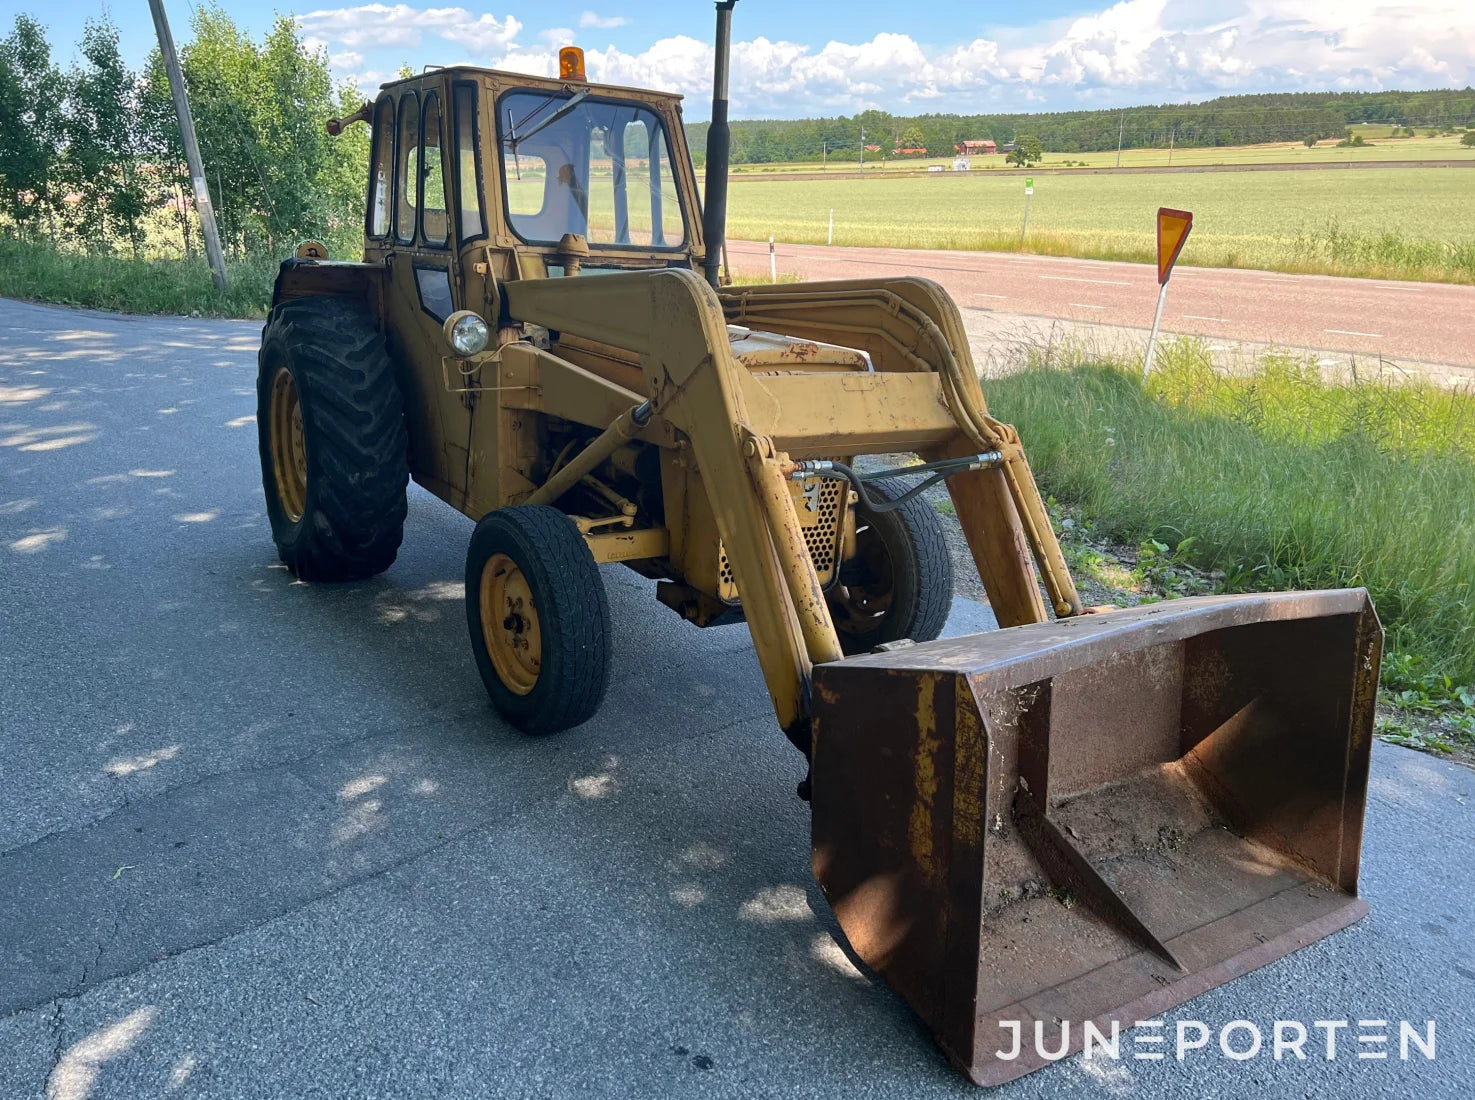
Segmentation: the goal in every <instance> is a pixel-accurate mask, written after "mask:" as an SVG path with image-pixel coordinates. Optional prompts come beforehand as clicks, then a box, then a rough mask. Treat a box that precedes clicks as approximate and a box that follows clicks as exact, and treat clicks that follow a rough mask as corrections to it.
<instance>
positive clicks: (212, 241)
mask: <svg viewBox="0 0 1475 1100" xmlns="http://www.w3.org/2000/svg"><path fill="white" fill-rule="evenodd" d="M149 8H150V10H152V11H153V13H154V30H155V31H156V32H157V33H158V36H159V53H161V54H162V55H163V57H164V68H165V69H167V70H168V72H169V90H170V91H171V92H173V93H174V110H175V113H176V114H178V115H179V136H180V138H181V140H182V141H183V143H184V159H185V162H186V163H187V164H188V165H189V174H190V180H191V182H192V183H193V184H194V189H195V210H197V211H198V212H199V215H200V235H201V236H202V237H204V238H205V254H206V255H207V256H209V257H210V274H211V276H212V277H213V278H214V280H215V289H216V290H218V291H219V292H220V293H222V294H224V293H225V290H226V286H227V283H226V277H225V254H224V253H222V252H221V251H220V233H219V232H218V231H217V230H216V228H215V207H214V206H212V205H211V203H210V185H209V184H208V183H207V182H206V181H205V167H204V164H203V163H202V162H201V161H200V146H199V143H198V142H197V141H196V140H195V120H194V118H193V116H191V114H190V109H189V96H188V95H187V94H186V92H185V87H184V74H183V73H182V72H180V70H179V57H178V55H177V54H176V53H175V52H174V36H173V35H172V34H170V33H169V17H168V16H167V15H165V14H164V0H149Z"/></svg>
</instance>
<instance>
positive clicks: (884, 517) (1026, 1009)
mask: <svg viewBox="0 0 1475 1100" xmlns="http://www.w3.org/2000/svg"><path fill="white" fill-rule="evenodd" d="M717 9H718V16H717V24H718V34H717V46H718V48H717V53H716V56H717V72H716V88H715V93H714V97H713V120H712V126H711V130H710V133H709V139H708V146H707V159H706V179H705V188H706V195H705V200H706V201H705V203H701V202H699V200H698V177H697V175H696V172H695V170H694V167H693V163H692V160H691V157H690V155H689V153H688V150H687V146H686V137H685V131H684V129H683V126H682V117H681V109H680V102H679V97H678V96H675V95H670V94H666V93H661V92H654V91H642V90H634V89H629V88H618V87H606V86H600V85H595V84H591V83H590V82H589V81H588V80H587V79H586V76H585V72H584V67H583V57H582V54H580V53H579V51H578V50H576V49H572V48H570V49H566V50H564V51H562V53H561V55H560V74H559V76H558V78H557V79H542V78H536V77H529V76H524V75H520V74H513V73H503V72H494V71H489V70H484V69H478V68H471V67H465V66H457V67H452V68H436V69H432V70H430V71H427V72H426V73H424V74H423V75H420V76H414V77H410V78H407V79H403V80H398V81H395V82H392V83H390V84H386V85H384V87H383V89H382V91H381V92H380V94H379V96H378V98H377V99H376V100H375V101H374V102H372V103H365V104H364V106H363V108H362V109H361V110H360V111H359V112H358V113H357V114H356V115H355V116H352V117H350V118H348V119H335V120H332V121H330V122H329V124H328V125H329V130H330V132H335V133H336V132H337V131H338V130H340V129H341V128H342V127H343V126H345V125H349V124H352V123H355V122H360V121H362V122H367V123H369V125H370V126H371V128H372V143H371V157H370V169H369V178H368V181H367V188H368V190H367V200H368V201H367V215H366V221H365V226H364V238H365V239H364V252H363V257H362V259H361V260H355V261H352V262H347V261H337V260H331V259H328V258H327V257H326V255H325V252H324V250H323V248H322V247H321V246H320V245H316V244H309V245H305V246H304V247H303V248H302V249H300V250H299V254H298V256H297V257H296V258H295V259H291V260H288V261H287V262H286V263H284V264H283V265H282V268H281V272H280V274H279V276H278V279H277V282H276V287H275V294H274V299H273V306H272V310H271V314H270V318H269V319H268V321H267V323H266V327H265V330H264V332H263V337H262V346H261V353H260V375H259V385H258V400H259V416H258V423H259V429H260V442H261V463H262V470H263V483H264V487H265V493H266V500H267V506H268V511H269V515H270V519H271V527H272V534H273V537H274V539H275V541H276V544H277V547H278V550H279V552H280V554H281V557H282V559H283V560H284V561H285V562H286V563H287V565H288V566H289V567H290V568H291V569H292V570H293V571H294V572H295V573H296V574H297V576H299V577H301V578H303V579H306V580H311V581H334V580H352V579H357V578H363V577H367V576H370V575H372V574H375V573H378V572H380V571H382V570H384V569H386V568H388V567H389V566H390V565H391V564H392V562H393V561H394V558H395V554H396V551H397V549H398V546H399V543H400V537H401V530H402V526H403V523H404V519H405V514H406V506H405V494H406V489H407V483H408V480H409V479H410V478H413V479H414V480H415V481H416V482H417V483H418V484H420V485H421V486H423V487H424V488H426V489H428V490H429V491H430V492H432V493H434V494H435V495H436V496H438V497H440V498H441V499H442V500H444V501H445V502H446V503H448V504H449V505H451V507H453V508H457V509H459V510H460V511H462V512H464V513H465V514H466V515H468V516H470V517H471V518H473V519H474V520H476V521H477V523H476V530H475V533H474V534H473V536H472V538H471V545H470V548H469V550H468V552H467V557H466V617H467V624H468V627H469V631H470V637H471V646H472V651H473V653H474V655H475V660H476V664H477V667H478V669H479V670H480V673H481V677H482V679H483V681H484V682H485V684H486V689H487V691H488V693H489V694H490V696H491V700H492V702H493V704H495V706H496V708H497V710H498V711H500V712H501V713H502V715H503V716H505V718H506V720H507V721H508V722H510V723H511V724H512V725H514V726H516V727H518V728H520V729H522V730H525V731H527V732H528V733H534V734H547V733H553V732H555V731H557V730H560V729H565V728H567V727H569V726H572V725H576V724H578V723H580V722H583V721H585V720H586V719H588V718H589V717H590V716H591V715H592V714H593V713H594V712H595V710H596V709H597V708H598V706H599V704H600V702H601V700H602V698H603V696H604V694H605V686H606V681H607V679H608V675H609V662H610V654H611V651H612V649H613V647H614V646H615V644H616V636H615V635H614V633H613V631H612V629H611V623H610V614H609V609H608V604H607V602H606V598H605V594H604V589H603V586H602V583H601V578H600V571H599V568H598V566H599V564H600V563H610V562H618V563H623V564H624V565H626V566H628V567H629V568H631V569H634V570H635V571H637V572H638V573H640V574H642V575H643V576H646V577H649V578H652V579H654V580H655V582H656V584H655V586H654V590H655V594H656V597H657V599H658V600H660V602H662V603H664V604H665V605H666V606H667V607H669V608H671V609H672V610H674V611H675V612H676V613H677V614H679V615H681V616H682V617H683V618H684V619H686V620H688V621H689V622H690V623H691V624H693V625H692V629H696V628H699V627H706V626H711V625H714V624H718V623H726V622H733V621H744V620H745V621H746V622H747V625H748V628H749V630H750V632H751V634H752V639H753V644H754V646H755V648H756V650H757V655H758V658H759V661H760V664H761V666H762V671H763V676H764V679H765V681H766V683H767V687H768V690H769V693H770V694H771V696H772V699H773V705H774V710H775V713H776V716H777V719H778V726H779V727H780V728H781V729H782V730H783V731H784V732H785V733H786V734H787V736H788V737H789V739H790V740H791V741H792V742H793V743H794V745H795V746H797V747H798V749H799V750H800V751H801V752H803V753H804V754H805V755H806V757H807V758H808V760H809V763H810V773H809V777H808V778H807V779H806V780H805V782H804V783H803V784H802V785H801V787H800V792H799V793H800V795H801V797H804V798H808V799H810V801H811V807H812V815H813V826H812V829H813V832H812V842H813V861H812V862H813V871H814V874H815V876H816V878H817V880H818V882H819V884H820V886H821V887H822V888H823V890H824V892H825V895H826V897H827V898H828V899H829V901H830V903H831V905H832V906H833V908H834V910H835V913H836V914H837V916H838V919H839V922H840V925H841V927H842V929H843V930H844V933H845V935H846V937H847V938H848V939H849V942H850V945H851V947H852V948H853V949H854V951H855V952H856V954H857V955H858V956H859V958H860V959H862V960H863V961H864V962H865V963H866V964H868V965H869V967H871V968H872V969H873V970H874V971H875V972H876V973H878V974H879V975H881V976H882V977H883V978H885V979H886V981H887V982H889V983H890V984H891V985H892V986H893V987H894V988H895V989H896V990H897V991H898V992H899V993H900V994H901V995H902V996H903V997H904V998H905V999H906V1000H907V1002H908V1003H909V1004H910V1005H911V1006H912V1007H913V1008H914V1009H915V1010H916V1012H917V1013H918V1014H919V1015H920V1016H921V1017H922V1018H923V1019H924V1020H925V1022H926V1023H927V1025H928V1026H929V1028H930V1029H931V1030H932V1032H933V1033H934V1035H935V1036H936V1038H937V1040H938V1042H939V1044H940V1045H941V1046H942V1048H943V1050H944V1051H945V1052H946V1053H947V1055H948V1057H949V1058H950V1059H952V1061H953V1062H954V1063H955V1064H956V1065H958V1066H959V1067H960V1068H961V1069H962V1070H963V1071H964V1072H965V1073H967V1074H968V1075H969V1076H970V1077H971V1078H972V1079H973V1080H974V1081H976V1082H979V1083H993V1082H998V1081H1002V1080H1007V1079H1009V1078H1011V1077H1014V1076H1017V1075H1019V1074H1021V1073H1023V1072H1026V1071H1027V1070H1029V1069H1032V1068H1034V1067H1036V1066H1038V1065H1039V1064H1041V1063H1042V1061H1043V1060H1044V1058H1043V1055H1042V1054H1041V1053H1040V1050H1041V1049H1043V1050H1051V1051H1053V1050H1057V1049H1066V1050H1075V1049H1079V1048H1080V1047H1081V1045H1082V1043H1083V1041H1084V1037H1085V1028H1086V1026H1087V1025H1088V1024H1089V1025H1090V1026H1092V1027H1095V1028H1097V1029H1099V1030H1101V1031H1103V1032H1107V1033H1109V1032H1110V1031H1111V1030H1112V1029H1113V1028H1114V1027H1118V1026H1120V1027H1130V1026H1132V1024H1133V1023H1134V1022H1136V1021H1137V1020H1141V1019H1146V1018H1149V1017H1150V1016H1151V1015H1153V1014H1155V1013H1157V1012H1160V1011H1162V1010H1163V1009H1166V1008H1168V1007H1169V1006H1171V1005H1174V1004H1177V1003H1180V1002H1182V1001H1184V1000H1186V999H1187V998H1189V997H1192V996H1195V995H1197V994H1198V993H1200V992H1202V991H1204V990H1206V989H1208V988H1211V987H1212V986H1214V985H1217V984H1219V983H1221V982H1224V981H1226V980H1229V979H1230V978H1232V977H1234V976H1236V975H1238V974H1242V973H1244V972H1245V971H1246V970H1249V969H1251V968H1253V967H1256V966H1259V965H1262V964H1264V963H1266V962H1268V961H1270V960H1272V959H1275V958H1278V957H1280V956H1282V955H1284V954H1285V953H1287V952H1289V951H1292V950H1294V949H1296V948H1298V947H1301V946H1304V945H1306V944H1308V943H1310V942H1312V941H1313V940H1315V939H1318V938H1319V937H1322V936H1325V935H1327V934H1329V933H1331V932H1333V931H1335V930H1337V929H1339V928H1341V927H1343V926H1345V925H1347V924H1349V923H1351V922H1352V921H1354V920H1357V919H1358V918H1359V917H1360V916H1362V915H1363V913H1365V912H1366V905H1365V904H1364V903H1363V902H1362V901H1360V900H1359V899H1358V897H1357V874H1358V860H1359V854H1360V847H1361V830H1362V819H1363V808H1364V801H1365V791H1366V782H1367V771H1368V760H1369V750H1370V739H1371V730H1372V721H1373V704H1374V695H1375V690H1376V685H1377V680H1378V663H1379V659H1380V654H1381V643H1382V632H1381V629H1380V627H1379V625H1378V621H1377V618H1376V616H1375V614H1374V612H1373V609H1372V607H1371V606H1370V604H1369V601H1368V598H1367V595H1366V593H1365V592H1363V591H1360V590H1353V591H1328V592H1300V593H1280V594H1271V595H1246V596H1232V597H1218V598H1202V599H1186V600H1178V601H1172V602H1168V603H1162V604H1157V605H1153V606H1149V607H1144V608H1136V609H1130V610H1116V611H1109V612H1102V613H1087V611H1086V610H1085V609H1083V608H1082V606H1081V601H1080V598H1079V597H1078V596H1077V594H1076V590H1075V587H1074V585H1073V584H1072V581H1071V578H1070V576H1069V573H1068V572H1067V569H1066V566H1065V562H1064V559H1063V557H1062V555H1061V552H1060V548H1059V545H1058V544H1057V541H1056V536H1055V532H1054V530H1053V528H1052V526H1051V522H1050V519H1049V516H1048V514H1047V512H1046V509H1045V508H1044V506H1043V504H1042V502H1041V499H1040V495H1039V493H1038V491H1037V490H1036V488H1035V482H1034V478H1033V476H1032V474H1031V472H1030V467H1029V465H1028V463H1027V461H1026V459H1025V453H1024V450H1023V448H1022V446H1021V444H1020V440H1019V438H1018V435H1017V434H1016V432H1015V431H1014V429H1013V428H1011V427H1009V426H1008V425H1006V424H1003V423H1000V422H999V421H998V420H996V419H994V418H993V417H992V416H991V415H990V414H989V412H988V409H987V407H986V406H985V403H984V398H983V393H982V391H981V387H980V384H979V379H978V374H977V371H976V370H975V368H974V365H973V363H972V361H971V358H970V354H969V348H968V341H967V339H966V337H965V335H964V330H963V325H962V321H961V318H960V316H959V313H958V310H957V308H956V307H955V305H954V304H953V302H952V301H951V300H950V299H949V298H948V296H947V295H946V293H945V292H944V291H943V290H942V289H941V288H940V287H938V286H937V285H936V284H934V283H931V282H928V281H926V280H924V279H917V278H902V277H886V278H879V279H874V280H859V281H846V282H829V283H809V284H800V285H765V286H747V287H739V286H731V285H724V283H725V281H724V280H722V279H720V278H719V269H720V260H721V256H722V240H723V227H724V223H725V210H726V184H727V138H728V129H727V122H726V115H727V93H726V85H727V54H728V41H729V35H730V18H731V11H732V0H724V2H722V3H719V4H718V5H717ZM1083 445H1086V444H1084V443H1083ZM896 453H909V454H915V455H916V456H918V459H919V462H917V463H916V464H914V465H911V466H908V467H906V468H905V469H904V470H901V471H897V470H895V469H892V470H887V471H877V470H876V469H874V468H872V467H871V466H869V465H868V464H865V463H861V464H857V462H856V459H857V458H858V457H860V456H867V455H878V454H888V455H890V454H896ZM1104 460H1105V459H1104V458H1103V461H1104ZM937 480H942V481H945V483H946V486H947V490H948V492H949V493H950V495H951V498H952V501H953V503H954V505H955V507H956V511H957V515H958V518H959V520H960V521H961V525H962V529H963V532H964V534H965V535H966V538H967V540H968V545H969V548H970V549H971V552H972V556H973V559H974V561H975V562H976V563H977V566H978V571H979V574H980V576H981V578H982V581H983V584H984V587H985V588H986V590H987V594H988V598H989V601H990V604H991V605H992V608H993V611H994V614H995V616H996V617H997V619H998V622H999V625H1000V627H1001V628H1002V629H1000V630H998V631H995V632H992V633H989V634H981V635H974V636H971V637H964V638H954V639H950V640H935V639H937V637H938V635H939V633H940V631H941V628H942V626H943V621H944V619H945V618H946V615H947V611H948V609H949V607H950V603H951V595H952V592H951V589H952V581H951V574H950V566H949V560H948V557H947V552H946V549H945V546H944V544H943V540H942V538H941V535H940V531H939V527H938V523H939V520H938V517H937V515H936V513H935V512H933V511H932V509H931V508H930V506H928V505H927V504H926V503H925V502H924V501H923V500H922V499H921V498H920V497H919V496H918V493H919V491H920V489H921V487H923V486H925V485H927V484H929V483H931V482H933V481H937ZM671 689H672V690H676V691H680V690H681V687H680V685H679V684H672V685H671ZM1015 1026H1018V1027H1020V1028H1021V1029H1022V1033H1023V1035H1024V1036H1025V1042H1024V1044H1023V1049H1022V1052H1021V1053H1019V1054H1018V1056H1017V1057H1013V1058H1010V1057H1006V1056H1005V1055H1007V1054H1008V1053H1009V1048H1010V1046H1011V1041H1010V1035H1011V1034H1012V1031H1011V1029H1012V1028H1013V1027H1015ZM1037 1031H1038V1032H1039V1038H1040V1039H1041V1040H1042V1041H1041V1042H1040V1043H1039V1044H1038V1045H1037V1044H1036V1043H1035V1042H1033V1041H1032V1039H1033V1038H1034V1037H1035V1036H1036V1032H1037ZM1062 1043H1063V1044H1064V1046H1063V1047H1062ZM1000 1052H1003V1053H1002V1054H1001V1053H1000Z"/></svg>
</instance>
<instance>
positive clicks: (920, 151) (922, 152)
mask: <svg viewBox="0 0 1475 1100" xmlns="http://www.w3.org/2000/svg"><path fill="white" fill-rule="evenodd" d="M891 155H892V156H894V157H925V156H926V155H927V150H926V149H925V148H923V147H922V146H920V145H905V146H903V145H898V146H897V147H896V148H895V149H893V150H891Z"/></svg>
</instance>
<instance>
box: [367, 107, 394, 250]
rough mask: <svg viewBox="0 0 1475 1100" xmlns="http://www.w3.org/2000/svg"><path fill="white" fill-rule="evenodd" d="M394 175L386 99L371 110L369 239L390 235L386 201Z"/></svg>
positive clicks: (390, 116)
mask: <svg viewBox="0 0 1475 1100" xmlns="http://www.w3.org/2000/svg"><path fill="white" fill-rule="evenodd" d="M393 176H394V100H392V99H390V98H389V97H388V96H385V97H384V98H383V99H381V100H379V103H378V105H377V106H376V107H375V108H374V150H373V154H372V155H371V156H370V158H369V236H371V237H383V236H385V235H386V234H387V233H388V232H389V202H390V194H391V191H392V181H393Z"/></svg>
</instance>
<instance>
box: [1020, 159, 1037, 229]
mask: <svg viewBox="0 0 1475 1100" xmlns="http://www.w3.org/2000/svg"><path fill="white" fill-rule="evenodd" d="M1034 193H1035V178H1034V177H1033V176H1025V177H1024V224H1023V225H1021V226H1020V227H1019V244H1020V247H1023V246H1024V235H1025V233H1027V232H1029V200H1030V196H1031V195H1033V194H1034Z"/></svg>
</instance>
